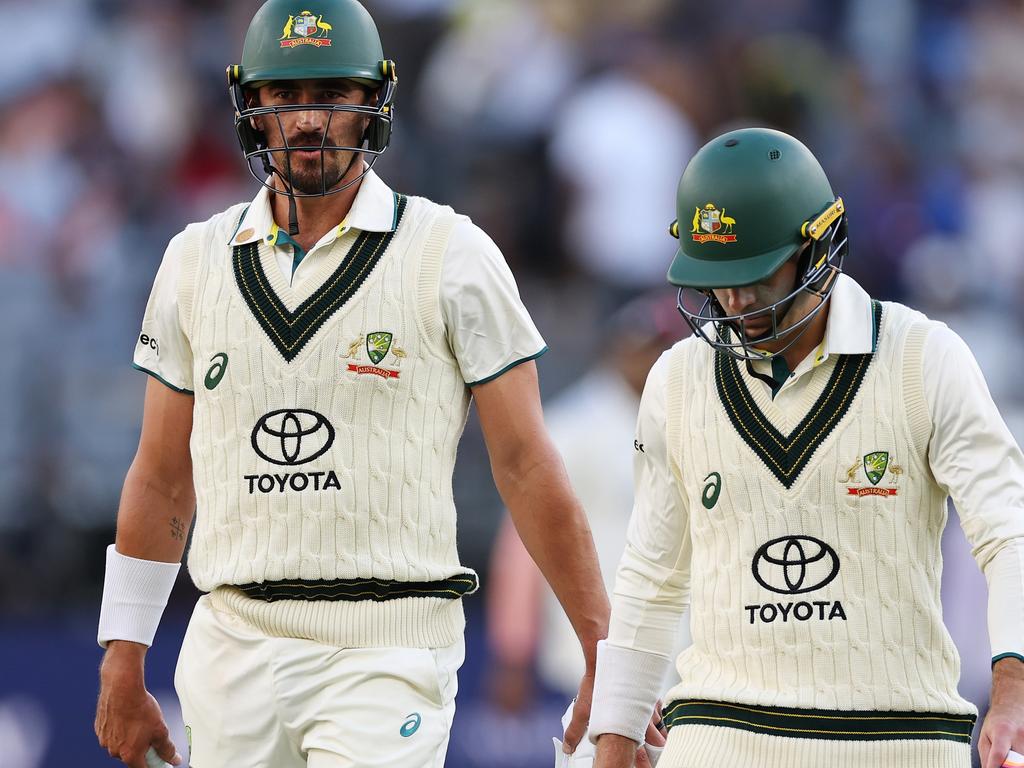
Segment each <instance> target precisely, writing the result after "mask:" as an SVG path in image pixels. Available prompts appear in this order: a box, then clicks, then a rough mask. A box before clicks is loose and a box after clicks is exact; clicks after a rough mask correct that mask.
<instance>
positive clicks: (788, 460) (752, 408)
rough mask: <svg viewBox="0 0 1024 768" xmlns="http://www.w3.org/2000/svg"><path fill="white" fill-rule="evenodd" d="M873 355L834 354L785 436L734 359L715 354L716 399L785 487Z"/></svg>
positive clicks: (837, 417)
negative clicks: (818, 389) (824, 379)
mask: <svg viewBox="0 0 1024 768" xmlns="http://www.w3.org/2000/svg"><path fill="white" fill-rule="evenodd" d="M871 304H872V309H873V312H874V323H875V338H876V339H877V338H878V336H879V329H880V328H881V323H882V305H881V304H880V303H879V302H877V301H873V302H872V303H871ZM873 357H874V355H873V354H862V355H839V356H838V358H839V360H838V362H837V363H836V365H835V368H834V369H833V370H832V375H831V377H830V378H829V381H828V384H826V386H825V389H824V391H823V392H822V393H821V395H820V396H819V397H818V399H817V401H816V402H815V403H814V406H813V407H812V408H811V410H810V412H809V413H808V414H807V415H806V416H805V417H804V418H803V420H802V421H801V422H800V423H799V424H798V425H797V426H796V428H795V429H794V430H793V431H792V432H791V433H790V434H788V435H784V434H782V433H781V432H780V431H779V430H778V429H777V428H776V427H775V425H774V424H772V423H771V421H770V420H769V419H768V417H767V416H765V415H764V413H762V412H761V409H760V408H758V406H757V403H756V402H755V401H754V398H753V396H752V395H751V394H750V390H749V389H748V388H747V384H746V382H745V381H744V380H743V376H742V374H741V373H740V368H739V364H738V363H737V361H736V360H735V359H734V358H732V357H730V356H729V355H726V354H724V353H722V352H718V353H716V355H715V384H716V387H717V389H718V398H719V400H720V401H721V403H722V407H723V408H724V409H725V412H726V414H727V415H728V417H729V421H731V422H732V425H733V427H735V429H736V431H737V432H738V433H739V435H740V437H742V438H743V441H744V442H745V443H746V444H747V445H749V446H750V448H751V450H753V451H754V453H755V454H757V456H758V457H759V458H760V459H761V461H763V462H764V464H765V466H767V467H768V469H769V470H770V471H771V472H772V474H773V475H775V477H776V478H778V480H779V482H780V483H782V484H783V486H785V487H786V488H790V487H792V485H793V483H795V482H796V480H797V478H798V477H799V476H800V472H801V470H803V468H804V467H805V466H807V462H809V461H810V460H811V457H812V456H813V455H814V452H815V451H816V450H817V449H818V447H819V446H820V445H821V444H822V443H824V442H825V440H826V439H827V438H828V436H829V434H831V432H832V430H833V429H835V426H836V425H837V424H838V423H839V422H840V421H842V419H843V417H844V416H845V415H846V413H847V411H849V410H850V406H851V404H852V403H853V400H854V398H855V397H856V396H857V391H858V390H859V389H860V385H861V383H862V382H863V381H864V376H865V375H866V373H867V370H868V366H869V365H870V364H871V360H872V358H873Z"/></svg>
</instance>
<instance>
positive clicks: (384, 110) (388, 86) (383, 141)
mask: <svg viewBox="0 0 1024 768" xmlns="http://www.w3.org/2000/svg"><path fill="white" fill-rule="evenodd" d="M380 73H381V75H383V77H384V84H383V85H381V87H380V90H379V91H377V98H378V99H382V100H383V102H384V103H383V104H381V105H380V116H378V117H374V118H372V119H371V120H370V125H369V126H367V129H366V134H365V139H366V143H367V148H368V149H369V150H370V151H371V152H383V151H384V150H385V149H387V148H388V144H389V143H391V122H392V120H394V117H395V111H394V110H395V107H394V98H395V88H396V86H397V85H398V70H397V69H396V67H395V62H393V61H392V60H391V59H384V60H382V61H381V62H380Z"/></svg>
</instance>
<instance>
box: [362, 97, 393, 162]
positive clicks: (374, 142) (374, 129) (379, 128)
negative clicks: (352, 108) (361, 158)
mask: <svg viewBox="0 0 1024 768" xmlns="http://www.w3.org/2000/svg"><path fill="white" fill-rule="evenodd" d="M385 110H386V114H387V115H388V116H389V117H390V116H391V107H390V105H387V106H385ZM390 142H391V120H390V119H385V118H383V117H372V118H370V125H369V126H368V127H367V128H366V145H367V148H368V149H369V150H370V151H371V152H383V151H384V150H385V149H387V146H388V144H389V143H390Z"/></svg>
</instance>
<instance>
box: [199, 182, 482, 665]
mask: <svg viewBox="0 0 1024 768" xmlns="http://www.w3.org/2000/svg"><path fill="white" fill-rule="evenodd" d="M396 211H397V212H398V214H399V223H398V226H397V229H396V230H395V231H394V232H393V233H371V232H363V233H361V232H355V231H352V232H349V233H347V234H346V235H344V236H342V237H341V238H339V240H338V241H336V242H335V243H334V244H333V246H331V247H332V248H334V249H342V253H346V252H347V255H346V256H345V258H344V259H343V260H342V259H341V258H339V256H338V255H336V253H331V254H329V255H327V254H324V255H322V256H320V258H322V260H323V266H321V267H320V268H319V270H314V271H313V272H312V273H311V274H310V276H309V277H308V278H307V279H306V280H305V281H304V282H303V283H301V284H300V285H299V286H297V287H296V288H295V289H294V290H293V289H292V288H291V287H290V286H289V285H288V283H287V282H286V280H285V278H284V277H283V276H282V275H281V272H280V270H279V269H278V267H277V265H276V263H274V257H273V255H272V254H271V253H270V251H269V249H267V248H265V247H264V246H263V245H262V243H253V244H251V245H246V246H235V247H234V248H231V247H228V246H226V245H225V243H226V242H228V240H230V239H231V231H232V229H231V228H232V227H234V226H236V225H237V222H238V220H239V218H240V215H241V210H240V208H234V209H231V210H229V211H227V212H226V213H224V214H221V215H220V216H218V217H214V219H211V220H210V221H209V222H206V223H205V224H200V225H194V226H193V227H190V228H189V230H187V238H186V247H185V253H184V257H183V263H182V279H181V283H180V286H181V288H180V292H179V301H180V305H181V314H182V318H183V323H184V326H185V329H186V333H187V335H188V338H189V340H190V343H191V346H192V351H193V358H194V374H195V381H196V387H195V390H196V391H195V408H194V420H193V431H192V441H191V447H192V460H193V466H194V470H193V471H194V477H195V485H196V501H197V518H196V526H195V531H194V534H193V540H192V548H191V551H190V554H189V558H188V567H189V572H190V573H191V575H192V578H193V580H194V581H195V583H196V585H197V586H198V587H199V588H200V589H202V590H205V591H211V592H212V599H213V600H214V603H215V605H217V606H218V607H220V608H222V609H226V610H230V611H232V612H234V613H236V614H238V615H239V616H241V617H242V618H244V619H246V620H247V621H249V622H251V623H252V624H254V625H255V626H257V627H259V628H260V629H262V630H263V631H265V632H267V633H269V634H273V635H280V636H287V637H303V638H309V639H313V640H318V641H320V642H325V643H330V644H334V645H339V646H344V647H367V646H387V645H400V646H411V647H438V646H445V645H449V644H451V643H452V642H454V641H455V640H456V639H457V638H458V637H459V635H460V634H461V632H462V630H463V627H464V618H463V614H462V607H461V600H459V599H458V598H460V597H461V596H462V595H463V594H465V593H467V592H471V591H473V590H474V589H475V588H476V583H477V580H476V575H475V574H474V573H473V572H472V571H471V570H469V569H467V568H464V567H463V566H461V565H460V563H459V559H458V554H457V552H456V541H455V506H454V503H453V499H452V471H453V468H454V464H455V453H456V447H457V444H458V441H459V437H460V436H461V434H462V429H463V426H464V425H465V421H466V415H467V412H468V408H469V402H470V397H469V392H468V389H467V388H466V387H465V384H464V382H463V380H462V377H461V375H460V371H459V367H458V364H457V361H456V360H455V358H454V357H453V354H452V352H451V350H450V348H449V346H448V344H447V341H446V338H445V329H444V325H443V322H442V317H441V309H440V304H439V298H438V296H439V280H440V273H441V262H442V258H443V255H444V252H445V249H446V247H447V242H448V236H449V234H450V232H451V229H452V226H453V224H454V222H455V220H456V218H455V215H454V214H453V213H452V211H451V209H448V208H442V207H441V206H438V205H435V204H433V203H431V202H429V201H427V200H424V199H422V198H405V197H400V196H396ZM339 262H340V266H339Z"/></svg>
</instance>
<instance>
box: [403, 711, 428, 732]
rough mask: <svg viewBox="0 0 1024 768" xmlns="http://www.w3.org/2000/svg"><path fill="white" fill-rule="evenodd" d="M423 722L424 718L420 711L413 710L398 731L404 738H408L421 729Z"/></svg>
mask: <svg viewBox="0 0 1024 768" xmlns="http://www.w3.org/2000/svg"><path fill="white" fill-rule="evenodd" d="M421 722H423V718H422V717H420V713H419V712H411V713H409V714H408V715H406V717H405V722H404V723H402V727H401V728H399V729H398V733H399V734H400V735H401V736H402V737H403V738H406V739H407V738H409V737H410V736H412V735H413V734H414V733H416V731H418V730H419V729H420V723H421Z"/></svg>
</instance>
